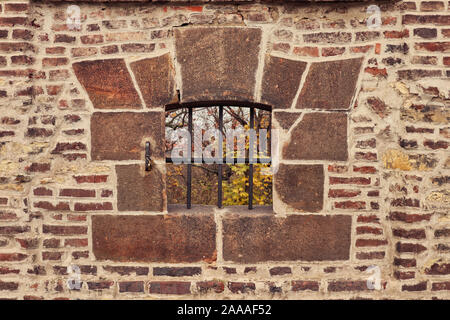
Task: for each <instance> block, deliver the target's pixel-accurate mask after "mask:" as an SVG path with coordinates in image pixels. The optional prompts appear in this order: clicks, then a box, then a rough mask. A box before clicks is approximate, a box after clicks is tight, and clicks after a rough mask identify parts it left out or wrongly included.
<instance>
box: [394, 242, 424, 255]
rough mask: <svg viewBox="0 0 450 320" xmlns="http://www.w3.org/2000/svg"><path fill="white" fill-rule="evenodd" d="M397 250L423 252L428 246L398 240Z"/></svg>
mask: <svg viewBox="0 0 450 320" xmlns="http://www.w3.org/2000/svg"><path fill="white" fill-rule="evenodd" d="M395 248H396V250H397V252H400V253H402V252H410V253H421V252H423V251H425V250H427V248H426V247H424V246H423V245H421V244H415V243H401V242H397V244H396V246H395Z"/></svg>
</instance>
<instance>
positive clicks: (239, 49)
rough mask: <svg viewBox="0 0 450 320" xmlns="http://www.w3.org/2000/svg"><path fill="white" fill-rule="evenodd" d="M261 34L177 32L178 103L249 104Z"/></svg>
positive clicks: (208, 30) (248, 31) (240, 30)
mask: <svg viewBox="0 0 450 320" xmlns="http://www.w3.org/2000/svg"><path fill="white" fill-rule="evenodd" d="M260 42H261V30H260V29H256V28H186V29H185V28H177V29H175V48H176V55H177V60H178V63H179V64H180V66H181V76H182V79H183V80H182V81H183V84H182V97H181V98H182V101H183V102H186V101H201V100H239V101H247V100H253V90H254V87H255V74H256V70H257V68H258V55H259V46H260Z"/></svg>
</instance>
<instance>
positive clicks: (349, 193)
mask: <svg viewBox="0 0 450 320" xmlns="http://www.w3.org/2000/svg"><path fill="white" fill-rule="evenodd" d="M360 194H361V191H360V190H345V189H330V190H329V191H328V196H329V197H331V198H348V197H356V196H359V195H360Z"/></svg>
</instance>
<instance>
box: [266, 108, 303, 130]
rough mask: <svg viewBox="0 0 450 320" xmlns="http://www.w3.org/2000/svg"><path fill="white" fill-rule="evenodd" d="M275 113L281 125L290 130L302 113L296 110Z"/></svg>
mask: <svg viewBox="0 0 450 320" xmlns="http://www.w3.org/2000/svg"><path fill="white" fill-rule="evenodd" d="M273 114H274V116H275V119H276V120H277V122H278V124H279V125H280V127H281V128H282V129H284V130H289V129H290V128H291V126H292V125H293V124H294V122H295V121H296V120H297V119H298V117H300V115H301V113H294V112H274V113H273Z"/></svg>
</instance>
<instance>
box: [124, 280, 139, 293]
mask: <svg viewBox="0 0 450 320" xmlns="http://www.w3.org/2000/svg"><path fill="white" fill-rule="evenodd" d="M119 292H134V293H140V292H144V282H143V281H124V282H119Z"/></svg>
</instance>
